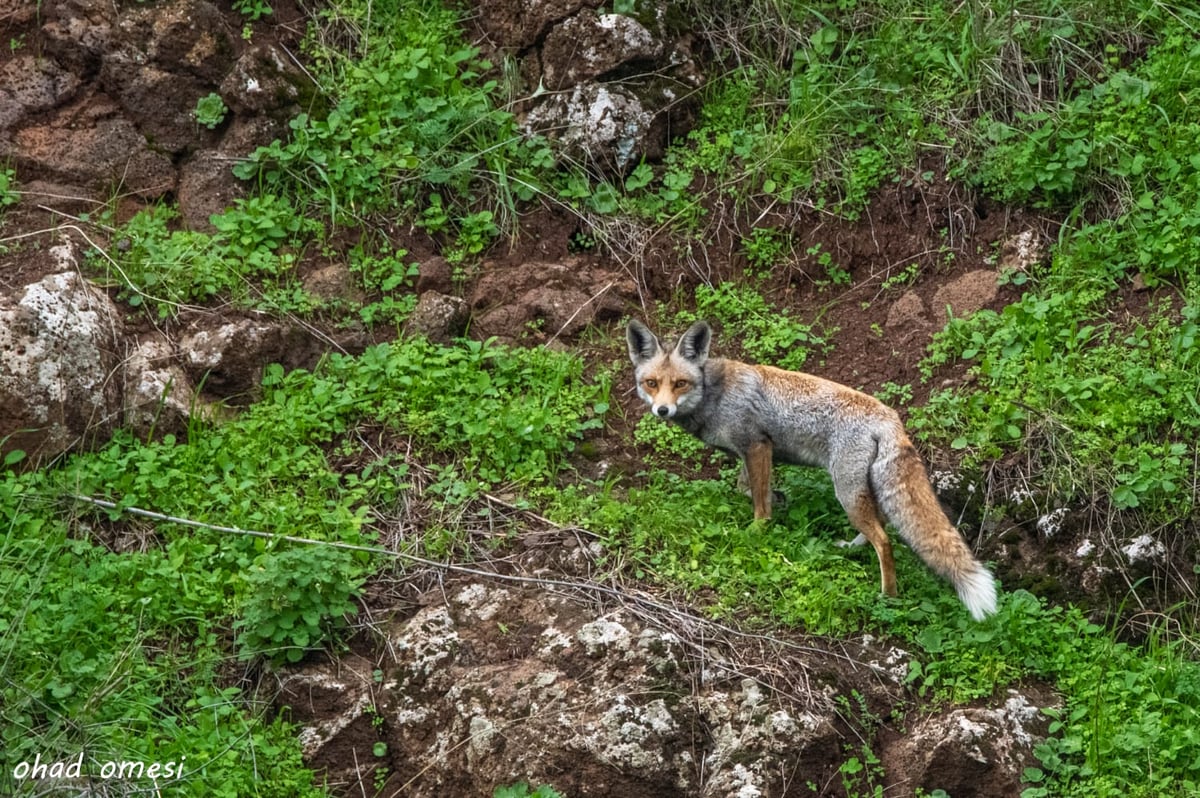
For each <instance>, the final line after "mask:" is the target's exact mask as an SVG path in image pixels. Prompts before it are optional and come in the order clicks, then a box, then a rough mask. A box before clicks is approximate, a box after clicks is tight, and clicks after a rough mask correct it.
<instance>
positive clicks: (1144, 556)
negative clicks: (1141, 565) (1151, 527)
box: [1121, 535, 1167, 562]
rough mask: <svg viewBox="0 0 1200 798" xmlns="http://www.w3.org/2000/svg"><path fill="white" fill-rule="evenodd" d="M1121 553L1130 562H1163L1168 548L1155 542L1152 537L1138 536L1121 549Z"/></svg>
mask: <svg viewBox="0 0 1200 798" xmlns="http://www.w3.org/2000/svg"><path fill="white" fill-rule="evenodd" d="M1121 552H1122V553H1123V554H1124V555H1125V556H1126V557H1127V558H1128V559H1129V561H1130V562H1141V561H1143V560H1161V559H1162V558H1163V557H1164V556H1166V553H1167V547H1166V546H1164V545H1163V544H1162V542H1160V541H1158V540H1155V538H1154V537H1153V536H1151V535H1138V536H1137V537H1136V538H1134V539H1133V540H1131V541H1129V542H1128V543H1127V544H1125V545H1124V546H1122V547H1121Z"/></svg>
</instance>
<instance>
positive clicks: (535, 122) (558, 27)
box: [479, 0, 704, 173]
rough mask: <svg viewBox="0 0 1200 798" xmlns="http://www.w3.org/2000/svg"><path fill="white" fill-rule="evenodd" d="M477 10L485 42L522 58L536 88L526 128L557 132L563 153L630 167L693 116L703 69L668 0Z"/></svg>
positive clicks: (549, 0)
mask: <svg viewBox="0 0 1200 798" xmlns="http://www.w3.org/2000/svg"><path fill="white" fill-rule="evenodd" d="M479 11H480V16H479V24H480V26H481V27H482V28H483V29H484V30H485V31H487V32H488V33H489V34H490V36H489V39H488V40H487V44H488V45H489V46H490V47H492V48H494V49H497V50H500V51H503V53H504V54H505V55H510V56H516V57H517V59H518V67H519V68H518V70H517V71H518V73H519V74H520V76H521V80H522V81H523V82H524V83H525V84H526V89H527V94H528V96H529V99H528V101H525V102H522V103H520V104H519V107H518V110H519V111H520V112H521V115H522V120H523V122H522V129H523V130H524V131H525V132H526V134H528V135H531V136H534V135H536V136H542V137H545V138H548V139H550V140H552V141H554V142H556V143H557V144H558V146H559V148H560V151H561V154H562V157H563V158H564V159H570V160H573V161H583V162H585V163H587V164H588V165H590V166H592V167H595V168H598V169H601V170H604V171H609V172H614V171H615V172H617V173H621V172H625V171H627V170H628V169H629V167H630V166H631V165H632V164H634V163H636V162H637V161H638V160H639V159H641V158H643V157H645V158H650V159H654V158H657V157H660V156H661V154H662V152H663V151H664V150H665V147H666V144H667V142H668V139H669V138H670V137H671V136H679V135H682V134H684V133H686V132H687V129H688V128H689V127H690V125H691V124H692V119H693V116H694V112H695V102H694V100H693V98H694V95H695V90H696V89H698V88H699V87H700V86H701V85H702V84H703V82H704V79H703V75H702V73H701V71H700V69H699V68H698V67H697V66H696V61H695V59H694V58H693V57H692V53H691V45H690V39H689V37H688V36H687V35H686V34H685V33H683V32H682V31H681V30H680V29H679V26H671V25H669V24H668V23H667V19H668V17H669V14H668V5H667V4H666V3H662V2H657V1H656V0H653V1H652V0H648V1H647V2H639V3H638V4H637V8H636V10H634V11H629V13H611V12H608V11H605V10H604V9H603V8H602V7H601V4H599V3H581V2H572V0H557V1H556V0H541V1H540V2H532V3H530V2H525V0H484V2H481V3H480V6H479Z"/></svg>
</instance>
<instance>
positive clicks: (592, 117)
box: [524, 83, 654, 171]
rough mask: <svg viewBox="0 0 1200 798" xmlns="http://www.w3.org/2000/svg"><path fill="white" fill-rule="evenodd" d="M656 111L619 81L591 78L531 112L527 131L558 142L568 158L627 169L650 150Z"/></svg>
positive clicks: (527, 118)
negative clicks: (602, 80)
mask: <svg viewBox="0 0 1200 798" xmlns="http://www.w3.org/2000/svg"><path fill="white" fill-rule="evenodd" d="M653 121H654V113H653V112H652V111H651V110H650V109H649V108H647V107H646V106H645V105H644V104H643V103H642V100H641V98H639V97H638V96H637V95H636V94H634V92H633V91H632V90H630V89H628V88H626V87H623V86H620V85H617V84H611V85H610V84H603V83H585V84H583V85H580V86H575V87H574V88H573V89H572V90H571V91H570V92H569V93H563V94H555V95H552V96H550V97H548V98H547V99H546V100H544V101H543V102H542V103H541V104H540V105H538V106H537V107H536V108H534V109H533V110H532V111H530V112H529V115H528V116H527V117H526V118H525V125H524V126H525V130H526V131H528V132H529V133H538V134H541V135H544V136H546V137H548V138H550V139H551V140H553V141H556V142H558V145H559V147H560V150H561V151H562V152H563V153H564V154H566V155H567V157H570V158H574V159H578V160H582V161H584V162H587V163H592V164H596V165H599V166H609V167H615V168H616V169H617V170H618V171H624V170H625V169H626V168H628V167H629V166H630V165H632V164H634V163H636V161H637V159H638V158H640V157H641V156H642V155H644V154H645V152H646V150H647V149H649V148H650V147H651V146H652V144H651V142H650V141H649V139H648V137H649V135H650V133H651V130H652V123H653Z"/></svg>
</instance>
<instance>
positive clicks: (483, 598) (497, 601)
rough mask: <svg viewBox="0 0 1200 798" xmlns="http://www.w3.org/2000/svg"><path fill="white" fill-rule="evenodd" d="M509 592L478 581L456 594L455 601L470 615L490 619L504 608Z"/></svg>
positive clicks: (479, 618) (478, 618)
mask: <svg viewBox="0 0 1200 798" xmlns="http://www.w3.org/2000/svg"><path fill="white" fill-rule="evenodd" d="M508 598H509V592H508V591H507V590H505V589H504V588H488V587H487V586H486V585H484V584H482V583H480V582H476V583H474V584H470V585H467V586H466V587H464V588H463V589H462V590H460V591H458V594H457V595H456V596H454V603H455V604H457V605H458V606H460V607H462V608H463V609H464V610H465V611H466V615H467V616H468V617H473V618H475V619H477V620H480V621H490V620H491V619H492V618H495V617H496V616H497V615H498V614H499V613H500V610H502V609H503V608H504V604H505V602H506V601H507V600H508Z"/></svg>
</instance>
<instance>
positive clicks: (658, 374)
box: [625, 319, 712, 418]
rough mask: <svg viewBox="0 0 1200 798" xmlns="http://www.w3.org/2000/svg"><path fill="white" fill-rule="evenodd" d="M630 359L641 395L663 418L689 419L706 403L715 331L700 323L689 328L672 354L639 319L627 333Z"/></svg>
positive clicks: (630, 323) (626, 338)
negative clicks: (706, 376)
mask: <svg viewBox="0 0 1200 798" xmlns="http://www.w3.org/2000/svg"><path fill="white" fill-rule="evenodd" d="M625 340H626V341H628V343H629V357H630V359H631V360H632V361H633V368H634V374H635V376H636V377H637V392H638V396H640V397H642V399H644V400H645V401H646V403H647V404H648V405H650V411H651V412H652V413H654V414H655V415H656V416H661V417H662V418H675V417H676V416H687V415H690V414H691V413H692V411H694V410H695V409H696V408H697V407H699V406H700V403H701V402H702V401H703V387H704V363H705V361H707V360H708V345H709V344H710V343H711V342H712V328H711V327H709V326H708V323H707V322H703V321H698V322H696V323H695V324H693V325H692V326H691V327H689V328H688V330H687V332H685V333H684V334H683V335H682V336H680V338H679V342H678V343H677V344H675V348H674V349H673V350H671V351H670V352H668V351H666V350H665V349H663V347H662V344H660V343H659V341H658V338H657V337H656V336H655V335H654V333H652V332H650V329H649V328H648V327H646V325H645V324H642V323H641V322H640V321H638V320H637V319H634V320H632V321H630V322H629V328H628V329H627V330H626V331H625Z"/></svg>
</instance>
